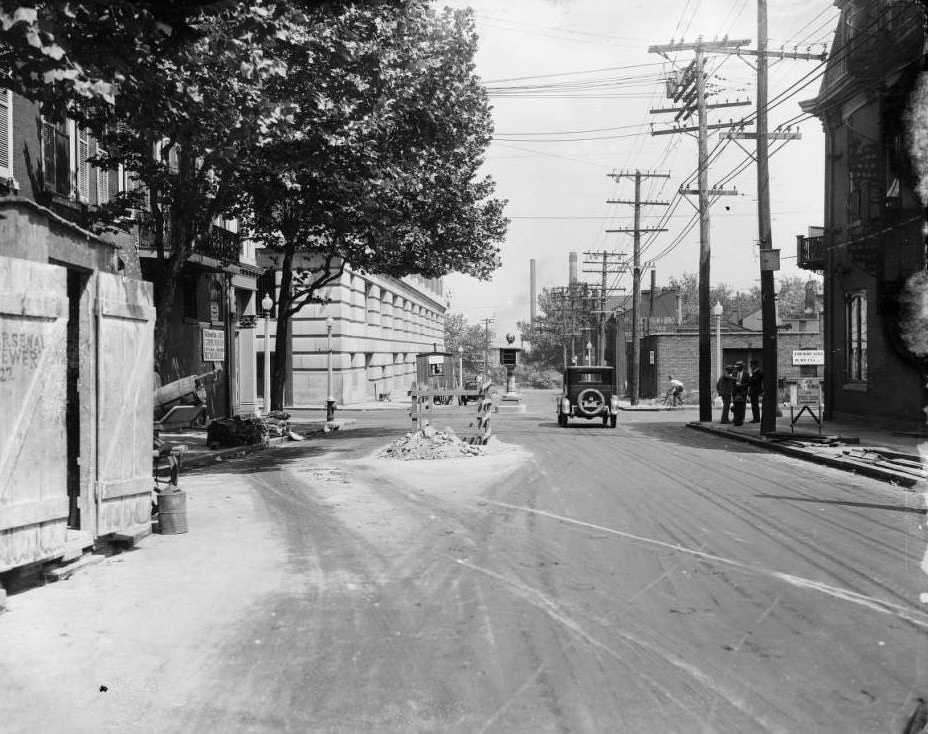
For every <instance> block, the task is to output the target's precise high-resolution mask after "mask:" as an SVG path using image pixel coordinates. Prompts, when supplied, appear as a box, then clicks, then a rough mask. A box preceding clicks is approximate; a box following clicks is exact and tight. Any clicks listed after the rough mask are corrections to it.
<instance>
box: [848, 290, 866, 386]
mask: <svg viewBox="0 0 928 734" xmlns="http://www.w3.org/2000/svg"><path fill="white" fill-rule="evenodd" d="M844 298H845V313H846V321H847V376H846V381H847V382H866V381H867V293H866V291H850V292H848V293H847V294H845V297H844Z"/></svg>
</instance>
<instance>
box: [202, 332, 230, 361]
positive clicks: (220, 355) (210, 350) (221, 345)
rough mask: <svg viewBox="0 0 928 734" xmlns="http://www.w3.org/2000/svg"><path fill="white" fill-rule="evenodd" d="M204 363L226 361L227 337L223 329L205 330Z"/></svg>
mask: <svg viewBox="0 0 928 734" xmlns="http://www.w3.org/2000/svg"><path fill="white" fill-rule="evenodd" d="M203 361H204V362H225V361H226V335H225V334H224V333H223V331H222V329H203Z"/></svg>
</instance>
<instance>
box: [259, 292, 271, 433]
mask: <svg viewBox="0 0 928 734" xmlns="http://www.w3.org/2000/svg"><path fill="white" fill-rule="evenodd" d="M273 307H274V301H273V300H272V299H271V295H270V294H269V293H265V294H264V298H262V299H261V310H262V311H264V415H267V414H268V413H270V412H271V309H272V308H273Z"/></svg>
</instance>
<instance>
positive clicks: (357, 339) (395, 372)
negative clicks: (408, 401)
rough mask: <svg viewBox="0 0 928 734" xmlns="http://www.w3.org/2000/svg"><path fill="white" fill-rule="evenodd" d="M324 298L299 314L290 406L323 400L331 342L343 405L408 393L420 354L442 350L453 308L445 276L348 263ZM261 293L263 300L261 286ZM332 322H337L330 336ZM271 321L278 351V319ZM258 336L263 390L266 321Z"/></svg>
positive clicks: (335, 385) (336, 394)
mask: <svg viewBox="0 0 928 734" xmlns="http://www.w3.org/2000/svg"><path fill="white" fill-rule="evenodd" d="M277 282H279V275H278V277H277ZM259 288H262V289H263V288H264V286H263V285H259ZM321 295H322V296H323V297H324V298H325V299H327V302H326V303H325V304H310V305H307V306H306V307H304V308H303V309H302V310H301V311H300V312H299V313H298V314H297V315H296V316H295V317H294V318H293V322H292V328H291V330H290V332H291V338H290V345H289V346H288V349H287V359H288V365H287V381H286V388H285V393H284V404H285V405H287V406H290V407H319V406H323V405H324V404H325V400H326V398H327V397H328V394H329V384H328V375H329V343H330V339H331V365H332V369H331V373H332V385H331V394H332V397H333V398H334V399H335V402H336V404H337V405H346V404H351V403H359V402H366V401H371V400H383V399H393V400H396V399H400V398H405V395H406V391H407V390H408V389H409V386H410V384H411V383H412V382H413V381H415V378H416V355H417V354H419V353H421V352H431V351H435V350H438V351H441V350H442V349H443V348H444V316H445V312H446V310H447V306H446V303H445V298H444V295H443V283H442V280H441V279H440V278H435V279H425V278H421V277H419V276H417V275H411V276H408V277H405V278H401V279H397V278H391V277H387V276H382V275H371V274H367V273H358V272H354V271H352V270H351V269H350V268H349V267H346V268H345V271H344V272H343V273H342V275H341V276H340V277H339V279H338V280H337V281H336V282H335V283H333V284H331V285H329V286H327V287H326V288H325V289H323V292H322V294H321ZM259 296H260V297H263V290H262V292H261V293H259ZM274 300H275V301H276V298H275V299H274ZM328 319H331V320H332V322H331V337H330V335H329V328H328V324H327V320H328ZM269 325H270V340H269V341H270V348H271V351H272V353H273V350H274V348H275V342H276V337H275V334H276V323H275V320H274V319H273V318H271V319H270V321H269ZM255 336H256V348H257V351H258V354H259V356H258V389H259V393H260V394H262V395H263V382H264V381H263V359H262V357H261V353H262V352H263V350H264V336H263V327H261V326H260V325H259V327H258V328H257V329H256V334H255ZM272 368H273V367H272Z"/></svg>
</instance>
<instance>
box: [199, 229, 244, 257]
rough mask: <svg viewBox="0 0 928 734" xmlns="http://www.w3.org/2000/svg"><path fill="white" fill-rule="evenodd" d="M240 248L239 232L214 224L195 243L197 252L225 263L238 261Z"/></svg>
mask: <svg viewBox="0 0 928 734" xmlns="http://www.w3.org/2000/svg"><path fill="white" fill-rule="evenodd" d="M241 250H242V241H241V238H240V237H239V234H238V233H237V232H231V231H229V230H228V229H223V228H222V227H219V226H217V225H215V224H214V225H213V226H212V227H210V229H209V232H208V233H207V234H206V236H205V237H203V238H201V239H200V241H199V243H198V244H197V252H199V253H201V254H203V255H206V256H208V257H214V258H216V259H217V260H220V261H221V262H225V263H236V262H238V261H239V257H240V256H241Z"/></svg>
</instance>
